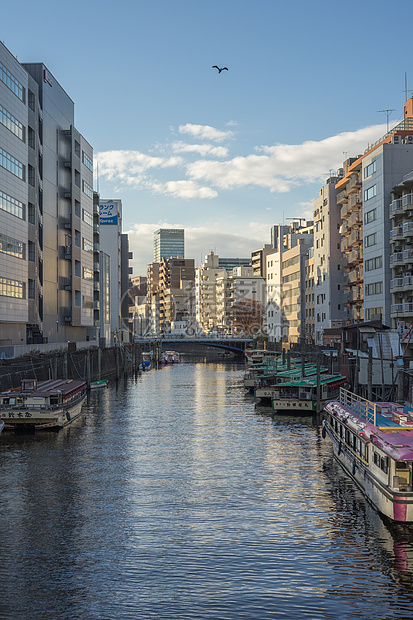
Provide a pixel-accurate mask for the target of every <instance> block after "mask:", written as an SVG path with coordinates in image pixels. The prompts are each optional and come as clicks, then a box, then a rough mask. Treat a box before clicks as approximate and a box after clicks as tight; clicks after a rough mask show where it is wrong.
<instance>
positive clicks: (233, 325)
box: [216, 267, 266, 334]
mask: <svg viewBox="0 0 413 620" xmlns="http://www.w3.org/2000/svg"><path fill="white" fill-rule="evenodd" d="M216 313H217V321H216V325H217V328H218V330H219V331H222V332H226V333H236V332H238V331H241V332H244V333H250V334H258V333H261V332H262V331H263V330H264V329H265V327H266V283H265V279H264V278H262V277H261V276H256V275H254V271H253V268H252V267H234V269H233V270H232V273H231V274H230V275H229V274H226V275H224V276H220V277H218V278H217V280H216Z"/></svg>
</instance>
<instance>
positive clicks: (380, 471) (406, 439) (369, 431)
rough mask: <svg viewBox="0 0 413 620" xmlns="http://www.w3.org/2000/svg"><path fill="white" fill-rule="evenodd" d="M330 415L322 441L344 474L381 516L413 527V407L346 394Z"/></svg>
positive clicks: (329, 408) (327, 410)
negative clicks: (325, 440) (328, 445)
mask: <svg viewBox="0 0 413 620" xmlns="http://www.w3.org/2000/svg"><path fill="white" fill-rule="evenodd" d="M325 413H326V418H325V420H324V422H323V431H322V434H323V437H325V436H326V435H328V436H329V438H330V439H331V441H332V444H333V452H334V456H335V458H336V459H337V460H338V462H339V463H340V464H341V466H342V467H343V469H344V470H345V472H346V473H347V474H348V475H349V476H350V477H351V478H352V479H353V480H354V482H355V483H356V484H357V485H358V487H359V488H360V489H361V491H362V492H363V493H364V495H365V496H366V497H367V498H368V500H369V501H370V502H371V503H372V504H373V505H374V506H375V507H376V508H377V510H378V511H379V512H381V513H382V514H383V515H385V516H386V517H388V518H390V519H392V520H393V521H396V522H402V523H413V408H412V407H409V406H402V405H399V404H397V403H390V402H388V403H374V402H371V401H368V400H366V399H364V398H361V396H357V395H356V394H353V393H352V392H348V391H347V390H344V389H341V390H340V396H339V398H338V400H336V401H332V402H329V403H327V404H326V406H325Z"/></svg>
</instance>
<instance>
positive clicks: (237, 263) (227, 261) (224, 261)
mask: <svg viewBox="0 0 413 620" xmlns="http://www.w3.org/2000/svg"><path fill="white" fill-rule="evenodd" d="M218 263H219V267H220V268H221V269H226V270H227V271H228V272H231V271H232V270H233V269H234V268H235V267H251V258H219V260H218Z"/></svg>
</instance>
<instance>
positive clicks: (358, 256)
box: [347, 249, 363, 265]
mask: <svg viewBox="0 0 413 620" xmlns="http://www.w3.org/2000/svg"><path fill="white" fill-rule="evenodd" d="M362 260H363V254H362V252H361V251H360V249H357V250H352V251H351V252H350V254H349V255H348V256H347V263H348V265H354V264H356V263H359V262H360V261H362Z"/></svg>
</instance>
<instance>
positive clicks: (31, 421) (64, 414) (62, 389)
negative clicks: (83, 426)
mask: <svg viewBox="0 0 413 620" xmlns="http://www.w3.org/2000/svg"><path fill="white" fill-rule="evenodd" d="M85 398H86V382H85V381H78V380H73V379H56V380H53V381H50V380H49V381H41V382H38V381H37V380H36V379H23V381H22V383H21V386H20V387H19V388H12V389H10V390H6V391H5V392H1V393H0V415H1V418H2V419H3V421H4V430H5V431H6V430H13V431H17V432H18V431H26V432H34V431H38V430H60V429H61V428H63V427H64V426H67V425H68V424H70V423H71V422H73V420H75V419H76V418H77V417H78V416H79V415H80V413H81V410H82V405H83V403H84V400H85Z"/></svg>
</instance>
